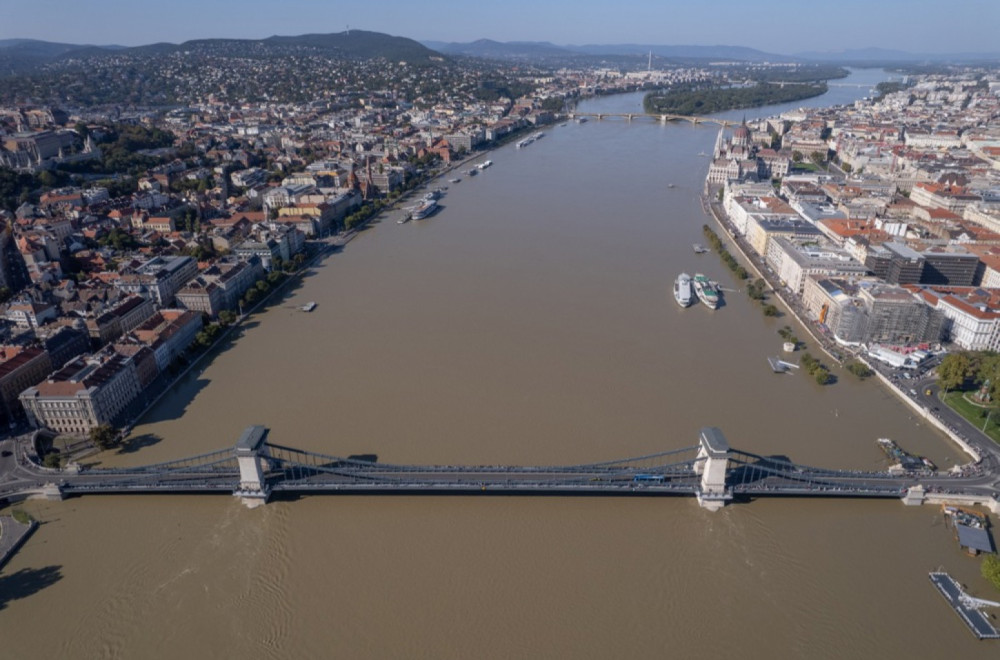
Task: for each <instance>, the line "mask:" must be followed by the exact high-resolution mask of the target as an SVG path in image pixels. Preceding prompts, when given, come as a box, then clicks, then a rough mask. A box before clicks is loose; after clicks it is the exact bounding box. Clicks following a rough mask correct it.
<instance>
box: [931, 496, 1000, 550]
mask: <svg viewBox="0 0 1000 660" xmlns="http://www.w3.org/2000/svg"><path fill="white" fill-rule="evenodd" d="M941 510H942V512H943V513H944V516H945V520H947V521H949V522H950V523H951V526H952V527H954V529H955V538H956V539H958V545H959V547H961V548H962V549H964V550H965V551H966V552H968V553H969V554H970V555H972V556H973V557H975V556H976V555H978V554H979V553H980V552H986V553H992V552H995V550H994V549H993V537H992V536H991V535H990V521H989V518H987V517H986V515H985V514H982V513H979V512H977V511H969V510H968V509H963V508H961V507H957V506H951V505H948V504H943V505H941Z"/></svg>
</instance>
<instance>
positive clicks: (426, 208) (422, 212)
mask: <svg viewBox="0 0 1000 660" xmlns="http://www.w3.org/2000/svg"><path fill="white" fill-rule="evenodd" d="M437 208H438V203H437V201H436V200H433V199H425V200H424V201H423V203H422V204H420V206H418V207H417V208H415V209H413V214H412V215H413V219H414V220H423V219H424V218H426V217H427V216H429V215H430V214H432V213H434V211H436V210H437Z"/></svg>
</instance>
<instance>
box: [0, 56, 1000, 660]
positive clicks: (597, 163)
mask: <svg viewBox="0 0 1000 660" xmlns="http://www.w3.org/2000/svg"><path fill="white" fill-rule="evenodd" d="M884 77H885V74H884V73H883V72H880V71H859V72H855V73H854V74H853V75H852V77H851V78H848V79H847V80H846V81H841V82H860V83H863V84H865V85H867V84H874V82H877V81H878V80H881V79H884ZM865 94H868V89H867V87H865V88H848V87H833V88H831V91H830V92H829V93H828V94H827V95H825V96H824V97H820V98H818V99H812V100H810V101H807V102H805V104H808V105H829V104H833V103H841V102H849V101H851V100H852V99H854V98H857V97H860V96H862V95H865ZM793 105H798V104H793ZM785 107H788V106H785ZM785 107H778V108H765V109H761V110H756V111H750V112H748V113H747V114H748V115H750V116H754V115H757V114H773V113H775V112H778V111H780V110H782V109H785ZM640 108H641V95H638V94H632V95H623V96H616V97H607V98H601V99H595V100H591V101H588V102H586V103H584V104H582V105H581V107H580V110H581V111H583V110H590V111H596V110H602V111H606V112H612V111H626V112H627V111H639V109H640ZM742 115H743V112H742V111H739V112H734V113H727V115H725V116H727V117H730V118H736V119H739V118H740V117H741V116H742ZM716 134H717V128H716V127H714V126H712V125H701V126H693V125H690V124H687V123H674V124H669V125H665V126H664V125H659V124H655V123H652V122H645V121H636V122H633V123H631V124H629V123H626V122H624V121H617V120H616V121H612V120H608V121H602V122H598V121H590V122H587V123H584V124H576V123H572V122H571V123H569V124H568V125H566V126H554V127H551V128H549V129H547V130H546V136H545V137H544V138H542V139H541V140H539V141H538V142H536V143H534V144H532V145H530V146H529V147H527V148H524V149H520V150H519V149H515V148H514V146H513V145H511V146H506V147H503V148H501V149H498V150H496V151H495V152H493V153H492V154H490V155H489V157H490V158H491V159H492V160H493V162H494V165H493V167H492V168H490V169H488V170H486V171H484V172H483V173H481V174H480V175H479V176H477V177H474V178H473V177H466V176H465V175H464V174H463V181H462V182H461V183H458V184H451V185H450V190H449V191H448V194H447V196H446V197H445V198H444V199H443V202H442V203H443V206H444V208H443V209H442V210H441V211H440V212H439V213H438V214H437V215H435V216H434V217H432V218H430V219H427V220H424V221H422V222H411V223H409V224H404V225H398V224H396V222H395V219H396V217H395V216H392V217H390V218H387V219H385V220H384V221H383V222H381V223H379V224H377V225H375V226H373V227H372V228H371V229H369V230H367V231H365V232H363V233H362V234H361V235H360V236H359V237H358V238H357V239H355V240H354V241H353V242H351V243H350V244H349V245H348V246H347V247H346V248H345V249H344V251H343V252H342V253H340V254H337V255H334V256H332V257H330V258H328V259H327V260H326V261H325V262H323V263H321V264H320V265H318V266H317V267H316V268H315V269H314V270H313V272H312V273H311V274H310V275H309V276H308V277H307V278H305V279H304V280H303V282H302V283H301V285H300V286H299V287H298V288H297V289H295V290H294V291H293V292H291V293H290V294H289V296H288V297H287V298H286V299H285V300H283V301H280V302H279V303H276V304H275V305H274V306H272V308H271V309H270V310H269V311H267V312H265V313H261V314H259V315H256V316H255V317H254V318H253V319H252V321H251V322H250V323H249V324H248V325H247V326H246V328H245V329H244V330H243V332H242V336H241V337H240V338H239V339H238V341H237V342H235V343H234V344H232V345H230V346H227V347H225V348H224V349H223V350H221V351H220V352H218V354H217V355H216V356H215V357H214V359H213V360H212V361H211V362H210V363H208V364H207V366H206V367H205V368H204V370H203V371H201V372H200V373H198V374H195V375H192V376H191V377H190V379H189V380H188V381H187V382H184V383H182V384H181V385H179V386H178V387H177V388H176V389H175V391H173V392H172V393H171V394H170V395H169V396H168V397H166V398H165V399H164V400H163V401H162V402H161V403H160V405H159V406H158V407H157V408H155V409H154V410H153V411H152V412H151V414H149V415H148V417H147V418H146V419H145V420H144V421H143V423H142V424H140V425H139V426H138V427H137V429H136V431H135V434H136V435H139V436H142V439H143V442H142V443H141V444H142V446H141V448H139V449H138V450H136V451H133V452H131V453H128V454H117V455H114V454H112V455H108V456H103V457H101V458H102V461H103V462H104V463H105V464H144V463H153V462H158V461H162V460H169V459H172V458H177V457H182V456H187V455H191V454H196V453H200V452H204V451H208V450H213V449H217V448H223V447H227V446H230V445H232V444H233V443H234V442H235V440H236V438H237V436H238V435H239V433H240V432H241V430H242V429H243V428H244V427H246V426H247V425H249V424H253V423H259V424H264V425H266V426H268V427H270V428H271V438H272V440H274V441H275V442H278V443H281V444H286V445H291V446H294V447H301V448H304V449H309V450H313V451H318V452H323V453H328V454H336V455H347V454H356V453H372V454H377V455H378V457H379V459H380V460H383V461H388V462H396V463H477V464H497V463H512V464H514V463H516V464H572V463H585V462H592V461H599V460H604V459H615V458H624V457H628V456H638V455H642V454H648V453H653V452H658V451H664V450H668V449H674V448H681V447H687V446H690V445H693V444H695V443H696V441H697V434H698V430H699V428H700V427H702V426H708V425H712V426H718V427H720V428H721V429H722V430H723V432H724V433H725V435H726V436H727V438H728V439H729V441H730V443H731V444H732V446H734V447H736V448H740V449H746V450H749V451H752V452H755V453H760V454H785V455H787V456H789V457H790V458H792V459H793V460H795V461H797V462H800V463H805V464H810V465H819V466H829V467H858V468H877V467H884V466H885V465H886V460H885V458H884V457H883V455H882V454H881V453H880V452H879V450H878V449H877V447H876V445H875V440H876V438H879V437H883V436H885V437H891V438H894V439H896V440H898V441H899V442H900V443H901V444H902V445H903V446H904V447H905V448H907V449H910V450H912V451H914V452H918V453H923V454H926V455H928V456H929V457H931V458H932V459H933V460H934V461H935V462H937V463H938V465H940V466H942V467H945V468H947V467H949V466H951V465H953V464H955V463H956V462H962V461H963V460H964V459H963V458H962V456H961V455H960V454H959V452H958V451H957V450H956V449H955V448H954V447H953V446H952V445H951V444H950V443H949V442H947V441H946V440H945V439H944V438H943V437H942V436H941V435H940V434H938V433H937V432H934V431H932V430H930V429H929V428H928V427H926V426H925V425H923V424H921V423H920V422H918V421H917V420H916V419H915V418H914V417H913V416H912V415H911V414H910V412H908V410H907V409H906V408H904V407H903V405H901V404H900V403H899V402H898V401H897V400H896V399H895V398H894V397H893V396H891V395H890V394H888V393H887V392H886V391H885V390H884V389H882V388H881V387H880V386H878V385H877V384H876V383H874V382H859V381H857V380H856V379H854V378H853V377H852V376H850V375H849V374H846V373H845V372H842V371H839V370H836V374H837V376H838V377H839V378H840V380H839V382H838V383H836V384H835V385H832V386H827V387H820V386H818V385H816V384H815V383H813V382H811V381H810V380H809V379H808V378H807V377H806V376H804V375H802V374H794V375H789V376H780V377H779V376H775V375H774V374H773V373H771V371H770V369H769V368H768V365H767V362H766V361H765V358H766V357H767V356H768V355H774V354H776V353H777V352H778V351H779V350H780V344H781V340H780V338H779V337H778V335H777V334H776V330H777V329H778V328H780V327H781V326H783V325H785V324H787V323H790V322H792V320H791V319H790V318H789V317H785V318H781V319H767V318H765V317H764V316H763V315H762V314H761V313H760V309H759V307H758V306H756V305H754V304H751V302H750V301H749V300H748V299H747V298H746V296H745V295H744V294H742V293H739V292H736V291H735V290H736V289H738V288H739V287H740V283H739V282H737V281H735V280H733V279H732V278H731V277H730V275H729V274H728V271H727V270H726V269H725V267H724V266H723V265H722V264H721V262H720V261H719V259H718V258H717V257H716V256H715V255H714V254H708V255H704V256H698V255H695V254H694V253H693V251H692V249H691V245H692V243H694V242H699V241H701V240H702V233H701V227H702V224H704V223H705V222H707V221H708V220H707V218H706V217H705V216H704V214H703V213H702V210H701V207H700V205H699V201H698V194H699V192H700V191H701V189H702V183H703V180H704V177H705V174H706V172H707V168H708V159H707V158H705V157H703V156H700V155H699V153H700V152H711V150H712V145H713V143H714V141H715V138H716ZM670 184H673V187H670ZM680 271H687V272H695V271H700V272H705V273H706V274H708V275H709V276H711V277H714V278H717V279H719V280H720V281H721V282H722V283H723V284H724V286H725V287H727V289H731V290H733V291H731V292H727V295H726V304H725V306H724V307H722V308H721V309H719V310H717V311H715V312H711V311H709V310H708V309H706V308H705V307H703V306H696V307H691V308H689V309H680V308H679V307H678V306H677V305H676V303H675V302H674V300H673V298H672V296H671V285H672V282H673V279H674V278H675V277H676V275H677V273H678V272H680ZM309 300H312V301H316V302H317V303H318V307H317V309H316V311H314V312H313V313H311V314H305V313H302V312H300V311H297V310H296V309H295V306H297V305H301V304H303V303H304V302H305V301H309ZM799 334H800V335H803V334H804V333H802V332H800V333H799ZM25 508H26V509H27V510H29V511H30V512H31V513H33V514H34V515H35V516H37V517H38V518H39V519H40V520H42V521H43V523H44V524H43V525H42V526H41V527H40V528H39V530H38V532H37V533H36V534H35V536H34V537H33V538H32V539H31V540H30V541H29V542H28V544H27V545H26V547H25V548H24V549H23V550H22V551H21V552H20V553H19V554H18V555H17V556H16V557H15V558H14V559H13V560H12V561H11V562H10V564H8V566H7V567H6V568H5V569H4V572H3V575H2V576H0V657H5V658H52V657H74V658H177V657H189V658H208V657H231V658H237V657H239V658H261V657H265V658H266V657H275V658H278V657H281V658H334V657H336V658H470V657H485V658H524V657H537V658H543V657H544V658H551V657H558V658H596V657H613V658H616V657H623V656H626V655H629V656H631V655H639V656H647V657H657V658H661V657H667V656H670V657H680V658H684V657H695V656H699V657H704V658H718V657H727V656H729V657H737V656H738V657H741V658H751V659H752V658H775V657H778V658H783V657H803V658H844V657H866V658H876V657H878V658H889V657H892V658H895V657H909V658H940V657H987V656H988V657H995V655H996V652H997V650H996V646H995V645H993V644H991V643H985V642H984V643H980V642H976V641H975V640H974V638H973V637H972V635H971V634H970V633H969V632H968V630H967V629H966V628H965V626H964V625H963V624H962V623H961V622H960V621H959V619H958V618H957V617H956V616H955V614H954V613H953V612H952V611H951V610H950V609H949V608H948V607H947V606H946V604H945V603H944V602H943V600H942V599H941V597H940V596H939V595H938V594H937V592H936V591H935V590H934V589H933V587H932V586H931V584H930V583H929V581H928V579H927V572H928V571H930V570H934V569H937V568H939V567H944V568H946V569H947V570H948V571H950V572H952V574H953V575H955V576H956V577H957V578H958V579H960V580H961V581H963V582H965V583H967V584H969V585H970V587H971V588H972V589H973V591H974V592H975V593H978V594H980V595H985V596H987V597H989V596H991V592H990V588H989V587H988V586H987V584H986V583H985V582H984V581H983V580H982V578H980V577H979V568H978V562H977V561H976V560H974V559H970V558H967V557H966V556H964V555H963V554H962V553H961V552H960V550H959V549H958V547H957V544H956V543H955V541H954V540H953V539H952V536H951V533H950V532H949V531H948V530H946V529H945V528H944V526H943V523H942V518H941V515H940V512H939V511H938V510H937V509H936V508H933V507H930V506H927V507H914V508H909V507H904V506H903V505H902V504H901V503H899V502H895V501H866V500H858V501H852V500H804V499H786V500H766V499H765V500H760V501H755V502H753V503H750V504H740V505H734V506H730V507H727V508H726V509H724V510H722V511H720V512H717V513H710V512H707V511H704V510H702V509H700V508H699V507H698V505H697V503H696V502H695V500H694V499H691V498H628V497H620V498H593V497H591V498H582V497H581V498H576V497H409V496H400V497H362V496H342V497H334V496H320V497H303V498H302V499H299V500H297V501H287V500H285V501H275V502H272V503H270V504H268V505H267V506H265V507H261V508H258V509H255V510H249V509H246V508H244V507H243V506H242V505H241V504H240V503H239V502H237V501H236V500H235V499H234V498H231V497H222V496H197V497H196V496H189V497H164V496H146V497H124V496H114V497H84V498H77V499H70V500H67V501H64V502H29V503H27V504H26V505H25Z"/></svg>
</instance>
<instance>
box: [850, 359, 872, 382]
mask: <svg viewBox="0 0 1000 660" xmlns="http://www.w3.org/2000/svg"><path fill="white" fill-rule="evenodd" d="M847 370H848V371H850V372H851V373H852V374H854V375H855V376H857V377H858V378H860V379H861V380H864V379H865V378H868V377H869V376H871V375H872V374H873V373H875V372H873V371H872V370H871V369H869V368H868V366H867V365H866V364H865V363H863V362H850V363H848V365H847Z"/></svg>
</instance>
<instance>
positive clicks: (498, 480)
mask: <svg viewBox="0 0 1000 660" xmlns="http://www.w3.org/2000/svg"><path fill="white" fill-rule="evenodd" d="M255 430H256V433H257V435H256V436H255V439H252V442H250V443H249V444H247V443H244V438H243V437H241V440H240V443H238V445H237V448H236V449H235V450H234V449H224V450H219V451H215V452H210V453H208V454H203V455H200V456H194V457H189V458H185V459H181V460H177V461H171V462H167V463H159V464H156V465H149V466H140V467H134V468H116V469H108V468H80V469H78V470H63V471H58V470H49V469H46V468H43V467H41V466H40V465H39V464H38V463H37V461H36V460H35V457H34V456H33V454H32V449H31V446H30V442H26V441H20V442H16V443H15V442H14V441H5V442H3V443H0V449H3V450H5V451H3V452H0V454H8V455H7V456H0V501H2V500H7V501H15V500H19V499H23V498H26V497H47V498H51V499H62V498H63V497H67V496H73V495H84V494H138V493H205V494H208V493H217V494H230V495H237V496H238V497H240V498H241V499H243V501H244V502H248V503H249V501H251V500H255V501H258V503H263V502H264V501H266V500H267V499H268V498H269V497H270V496H271V495H272V494H279V493H290V494H324V493H326V494H335V493H344V494H346V493H355V494H376V493H379V494H382V493H398V494H404V493H429V494H430V493H434V494H538V495H543V494H549V495H554V494H567V495H568V494H576V495H688V496H691V495H694V496H697V497H698V499H699V502H701V503H702V505H703V506H707V507H708V508H718V507H719V506H722V504H724V503H725V502H727V501H729V500H732V499H737V500H739V499H754V498H757V497H769V496H770V497H774V496H785V497H789V496H792V497H803V496H806V497H809V496H812V497H816V496H820V497H876V498H903V499H904V501H907V502H908V503H920V502H921V501H923V493H921V497H920V499H919V501H916V502H909V501H908V500H907V499H906V498H907V497H908V493H910V491H911V489H913V488H914V487H915V486H921V487H922V490H923V491H925V492H929V493H935V492H937V493H950V494H954V495H964V496H967V497H976V498H979V499H980V500H982V501H993V502H995V501H996V495H997V493H998V485H1000V483H998V480H997V476H996V472H994V471H993V470H982V469H978V468H970V469H969V470H967V472H966V474H964V475H952V474H940V473H926V474H903V475H899V474H891V473H888V472H870V471H851V470H827V469H822V468H813V467H808V466H803V465H798V464H795V463H792V462H790V461H788V460H786V459H783V458H775V457H764V456H758V455H756V454H752V453H749V452H743V451H740V450H735V449H730V448H729V447H728V444H727V443H726V442H725V439H724V438H722V436H721V433H720V432H718V431H717V429H715V430H714V431H715V432H716V433H717V437H718V438H719V439H720V440H718V441H717V442H719V443H721V446H719V445H712V446H711V447H709V449H710V451H706V447H707V446H708V445H706V441H705V433H706V431H711V430H712V429H705V430H703V431H702V438H701V443H700V444H699V445H695V446H692V447H687V448H684V449H679V450H674V451H668V452H662V453H659V454H652V455H649V456H641V457H637V458H631V459H625V460H620V461H609V462H606V463H594V464H586V465H572V466H511V465H489V466H456V465H436V466H420V465H393V464H387V463H378V462H375V461H373V460H365V459H363V458H341V457H336V456H328V455H323V454H317V453H314V452H306V451H303V450H299V449H295V448H292V447H286V446H282V445H277V444H273V443H268V442H266V441H265V440H266V435H267V430H266V429H264V428H263V427H250V429H248V430H247V432H245V433H244V436H247V434H249V433H251V432H252V431H255ZM713 452H714V453H713ZM713 462H714V468H713ZM994 464H995V463H994ZM713 475H715V476H713ZM713 480H714V481H713ZM914 492H916V491H914ZM710 502H715V505H714V506H709V504H710Z"/></svg>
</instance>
